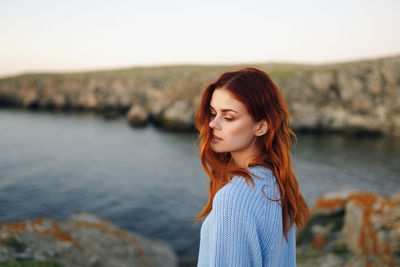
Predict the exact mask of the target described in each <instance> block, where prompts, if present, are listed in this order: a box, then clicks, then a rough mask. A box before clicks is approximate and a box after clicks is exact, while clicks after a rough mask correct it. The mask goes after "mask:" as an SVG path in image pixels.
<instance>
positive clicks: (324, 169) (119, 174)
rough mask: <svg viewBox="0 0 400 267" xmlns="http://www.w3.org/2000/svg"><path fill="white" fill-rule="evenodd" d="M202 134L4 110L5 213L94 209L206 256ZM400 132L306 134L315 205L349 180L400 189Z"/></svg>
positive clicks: (300, 163) (0, 200)
mask: <svg viewBox="0 0 400 267" xmlns="http://www.w3.org/2000/svg"><path fill="white" fill-rule="evenodd" d="M196 138H197V135H196V134H195V133H193V134H187V133H186V134H183V133H168V132H164V131H162V130H159V129H157V128H155V127H153V126H148V127H146V128H142V129H134V128H131V127H129V125H128V124H127V122H126V120H125V119H124V118H121V119H117V120H112V121H108V120H104V119H103V118H102V117H100V116H96V115H93V114H56V113H42V112H35V113H32V112H28V111H22V110H0V151H1V153H0V221H20V220H27V219H31V218H36V217H44V216H45V217H50V218H53V219H56V220H65V219H67V218H68V216H69V215H71V214H72V213H74V212H76V211H80V210H86V211H89V212H92V213H95V214H98V215H100V216H103V217H106V218H110V219H111V220H112V221H113V222H114V223H115V224H116V225H118V226H119V227H121V228H123V229H126V230H130V231H133V232H138V233H140V234H143V235H144V236H146V237H149V238H152V239H161V240H165V241H166V242H167V243H169V244H170V245H171V246H172V248H173V249H174V250H175V251H176V253H177V254H178V255H179V256H185V257H191V256H197V253H198V245H199V233H200V227H201V223H198V224H194V222H193V221H192V220H191V219H192V218H193V217H195V216H196V214H197V213H198V212H200V210H201V209H202V207H203V205H205V204H206V202H207V199H208V195H207V194H208V187H207V177H206V175H205V173H204V171H203V169H202V167H201V163H200V160H199V158H198V157H197V156H196V155H195V153H194V142H195V140H196ZM399 158H400V145H399V142H398V140H396V139H392V138H362V139H357V138H350V137H341V136H320V137H318V136H313V135H300V136H299V142H298V144H297V146H295V147H294V148H293V166H294V169H295V173H296V175H297V177H298V181H299V184H300V190H301V192H302V193H303V195H304V197H305V198H306V201H307V203H308V204H309V205H312V204H313V203H315V200H316V199H317V198H318V197H319V196H320V195H322V194H324V193H326V192H330V191H337V190H341V189H344V188H358V189H360V190H363V191H370V192H377V193H382V194H386V195H390V194H392V193H394V192H395V191H396V190H397V189H400V164H399Z"/></svg>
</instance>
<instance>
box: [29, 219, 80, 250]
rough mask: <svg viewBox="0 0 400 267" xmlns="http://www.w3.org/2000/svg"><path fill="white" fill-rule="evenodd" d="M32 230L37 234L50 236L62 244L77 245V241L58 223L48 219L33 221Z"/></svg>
mask: <svg viewBox="0 0 400 267" xmlns="http://www.w3.org/2000/svg"><path fill="white" fill-rule="evenodd" d="M31 222H32V223H31V227H32V230H33V231H34V232H35V233H37V234H45V235H49V236H51V237H53V238H55V239H57V240H59V241H61V242H69V243H72V244H74V245H76V241H75V240H74V239H73V238H72V237H71V236H70V235H69V234H67V233H66V232H64V231H63V230H62V229H61V228H60V227H59V226H58V225H57V224H56V223H54V222H52V221H49V220H48V219H42V218H37V219H34V220H32V221H31Z"/></svg>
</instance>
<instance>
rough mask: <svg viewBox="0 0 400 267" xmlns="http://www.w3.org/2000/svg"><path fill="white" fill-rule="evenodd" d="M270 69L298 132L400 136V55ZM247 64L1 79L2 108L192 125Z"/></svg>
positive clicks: (166, 125)
mask: <svg viewBox="0 0 400 267" xmlns="http://www.w3.org/2000/svg"><path fill="white" fill-rule="evenodd" d="M252 66H254V67H258V68H261V69H263V70H265V71H266V72H267V73H269V74H270V75H271V77H272V78H273V80H274V81H275V82H276V83H277V85H278V86H279V88H280V89H281V91H282V93H283V94H284V96H285V98H286V100H287V102H288V105H289V108H290V113H291V126H292V128H293V129H295V130H298V131H314V132H340V133H345V134H351V135H354V134H355V135H358V134H373V135H382V134H384V135H394V136H400V56H396V57H388V58H380V59H374V60H364V61H358V62H348V63H341V64H329V65H294V64H261V65H252ZM240 67H243V66H234V65H231V66H226V65H225V66H171V67H149V68H132V69H123V70H110V71H97V72H81V73H64V74H61V73H54V74H25V75H21V76H16V77H9V78H3V79H0V107H1V108H11V107H18V108H27V109H32V110H35V109H44V110H59V111H68V110H74V111H75V110H76V111H94V112H97V113H100V114H103V115H104V116H105V117H106V118H114V117H117V116H126V118H127V121H128V122H129V123H130V124H131V125H132V126H134V127H142V126H145V125H146V124H147V123H149V122H151V123H154V124H155V125H157V126H160V127H162V128H164V129H167V130H176V131H187V130H193V126H194V125H193V116H194V114H195V111H196V109H197V107H198V105H199V102H200V95H201V92H202V90H203V88H204V87H205V86H206V85H207V84H208V83H210V82H211V81H213V80H215V79H216V78H217V77H218V76H219V75H220V74H221V73H223V72H224V71H228V70H234V69H239V68H240Z"/></svg>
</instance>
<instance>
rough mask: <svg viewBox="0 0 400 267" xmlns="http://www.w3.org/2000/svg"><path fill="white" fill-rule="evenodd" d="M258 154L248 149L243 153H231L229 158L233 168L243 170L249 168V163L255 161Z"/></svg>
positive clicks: (254, 150)
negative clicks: (233, 165)
mask: <svg viewBox="0 0 400 267" xmlns="http://www.w3.org/2000/svg"><path fill="white" fill-rule="evenodd" d="M258 154H259V153H257V150H256V149H252V148H251V147H249V148H247V149H246V150H244V151H235V152H231V157H232V160H233V163H234V164H235V166H237V167H239V168H244V169H245V168H247V167H249V163H250V162H251V161H252V160H253V159H255V158H256V157H257V156H258Z"/></svg>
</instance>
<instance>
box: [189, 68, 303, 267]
mask: <svg viewBox="0 0 400 267" xmlns="http://www.w3.org/2000/svg"><path fill="white" fill-rule="evenodd" d="M288 113H289V112H288V108H287V105H286V102H285V100H284V98H283V96H282V95H281V93H280V92H279V90H278V88H277V87H276V85H275V84H274V83H273V82H272V80H271V78H270V77H269V76H268V75H267V74H266V73H265V72H263V71H261V70H258V69H255V68H245V69H242V70H239V71H232V72H227V73H224V74H222V75H221V76H220V77H219V78H218V79H217V80H216V81H215V82H213V83H211V84H210V85H208V86H207V87H206V89H205V91H204V92H203V96H202V99H201V103H200V107H199V109H198V111H197V113H196V115H195V125H196V128H197V129H198V130H199V132H200V135H199V139H198V145H199V147H200V149H201V154H200V156H201V163H202V165H203V168H204V170H205V171H206V173H207V175H208V176H209V178H210V183H209V200H208V203H207V204H206V205H205V207H204V209H203V210H202V211H201V212H200V213H199V214H198V216H197V217H196V218H195V219H196V220H202V219H204V218H205V220H204V222H203V224H202V227H201V231H200V249H199V258H198V266H218V267H220V266H274V267H275V266H295V265H296V242H295V239H296V237H295V227H294V224H295V225H296V227H297V228H299V227H303V226H304V224H305V223H306V221H307V219H308V217H309V209H308V207H307V204H306V202H305V200H304V198H303V197H302V195H301V194H300V192H299V186H298V183H297V180H296V176H295V174H294V173H293V170H292V167H291V159H290V145H291V135H293V137H294V138H296V136H295V134H294V133H293V131H292V130H290V128H289V114H288Z"/></svg>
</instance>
